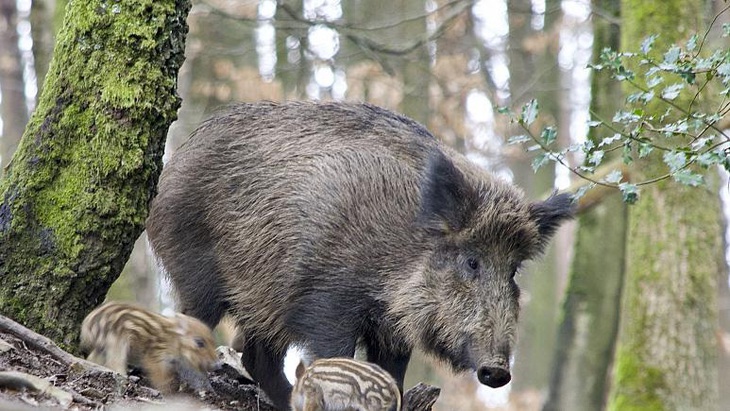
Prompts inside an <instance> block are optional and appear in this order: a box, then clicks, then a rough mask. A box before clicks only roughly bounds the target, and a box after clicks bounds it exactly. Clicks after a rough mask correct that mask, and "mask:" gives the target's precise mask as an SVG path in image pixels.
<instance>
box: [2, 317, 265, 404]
mask: <svg viewBox="0 0 730 411" xmlns="http://www.w3.org/2000/svg"><path fill="white" fill-rule="evenodd" d="M69 356H70V354H69ZM84 363H86V362H85V361H83V362H82V361H79V362H78V363H73V364H70V365H69V364H65V363H64V361H63V360H59V359H58V358H54V356H53V355H50V354H48V353H47V352H44V350H39V349H37V347H34V346H33V344H27V343H26V341H24V340H23V339H21V338H19V337H17V336H16V335H13V334H10V333H7V332H2V331H0V410H2V411H5V410H8V411H9V410H19V411H23V410H37V409H43V410H116V411H122V410H221V411H228V410H246V411H247V410H261V411H269V410H271V411H273V410H274V408H273V407H272V406H271V405H269V404H268V402H267V400H266V399H265V398H264V394H263V393H261V392H260V391H259V390H258V388H257V387H256V386H255V385H252V384H251V383H250V381H248V380H246V378H245V377H243V376H241V375H240V374H238V373H237V372H236V371H235V370H233V369H231V368H230V367H226V366H224V367H223V370H221V371H220V372H216V373H215V374H214V373H211V374H210V382H211V385H212V387H213V390H214V392H210V393H208V392H203V393H183V392H181V393H179V394H176V395H174V396H168V397H163V396H162V395H161V394H160V393H159V392H158V391H156V390H154V389H152V388H149V387H148V386H147V385H146V380H145V378H144V377H140V376H130V377H129V378H125V377H122V376H121V375H119V374H116V373H114V372H112V371H111V370H106V369H104V368H101V367H88V366H87V365H85V364H84ZM86 364H89V363H86ZM32 376H35V377H40V378H39V379H34V378H33V377H32Z"/></svg>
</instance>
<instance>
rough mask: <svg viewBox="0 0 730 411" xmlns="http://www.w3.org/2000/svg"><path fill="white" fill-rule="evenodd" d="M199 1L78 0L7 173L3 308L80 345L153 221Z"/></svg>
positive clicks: (0, 254) (2, 207)
mask: <svg viewBox="0 0 730 411" xmlns="http://www.w3.org/2000/svg"><path fill="white" fill-rule="evenodd" d="M189 7H190V5H189V2H187V1H183V0H175V1H173V0H169V1H159V0H146V1H145V0H138V1H133V2H125V3H107V2H104V1H86V2H73V3H70V5H69V7H68V10H67V14H66V17H65V20H64V26H63V29H62V30H61V31H60V33H59V35H58V41H57V45H56V48H55V51H54V56H53V60H52V62H51V66H50V69H49V73H48V78H47V80H46V82H45V87H44V90H43V94H42V95H41V98H40V101H39V104H38V107H37V109H36V111H35V112H34V113H33V116H32V117H31V120H30V123H29V124H28V127H27V128H26V130H25V133H24V138H23V139H22V141H21V144H20V147H19V148H18V151H17V153H16V154H15V156H14V157H13V161H12V162H11V164H10V165H9V166H8V168H7V174H6V176H5V178H4V179H3V180H2V181H1V182H0V196H1V197H0V278H2V279H3V285H2V287H1V288H0V313H2V314H3V315H6V316H9V317H11V318H13V319H15V320H17V321H19V322H21V323H24V324H27V325H30V326H32V327H33V328H34V329H35V330H36V331H38V332H41V333H43V334H45V335H47V336H48V337H50V338H52V339H54V340H55V341H57V342H60V343H63V344H65V345H66V346H72V345H73V343H74V341H76V338H77V333H78V324H79V323H80V322H81V320H82V318H83V317H84V315H86V313H87V312H88V311H90V310H91V308H92V307H94V306H95V305H97V304H98V303H99V302H101V300H102V299H103V298H104V295H105V294H106V291H107V289H108V288H109V285H110V284H111V283H112V281H114V279H116V277H117V276H118V275H119V272H120V271H121V269H122V266H123V265H124V262H125V261H126V259H127V258H128V257H129V253H130V252H131V248H132V245H133V243H134V241H135V240H136V239H137V237H138V236H139V234H140V233H141V232H142V229H143V226H144V221H145V218H146V216H147V206H148V203H149V201H150V199H151V198H152V196H153V194H154V192H155V185H156V182H157V178H158V176H159V173H160V170H161V165H162V164H161V158H162V153H163V149H164V141H165V134H166V132H167V128H168V127H169V125H170V123H171V122H172V121H173V120H174V119H175V117H176V111H177V108H178V107H179V104H180V100H179V98H178V97H177V96H176V94H175V86H176V76H177V71H178V68H179V67H180V64H182V60H183V49H184V40H185V34H186V33H187V24H186V21H185V18H186V16H187V12H188V10H189Z"/></svg>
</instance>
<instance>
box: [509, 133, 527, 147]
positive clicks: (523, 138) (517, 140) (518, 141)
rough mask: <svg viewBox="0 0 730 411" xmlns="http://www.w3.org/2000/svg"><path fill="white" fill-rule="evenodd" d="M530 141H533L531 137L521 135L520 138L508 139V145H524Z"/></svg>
mask: <svg viewBox="0 0 730 411" xmlns="http://www.w3.org/2000/svg"><path fill="white" fill-rule="evenodd" d="M528 141H532V138H530V136H528V135H525V134H520V135H519V136H512V137H510V138H508V139H507V145H510V146H511V145H514V144H522V143H526V142H528Z"/></svg>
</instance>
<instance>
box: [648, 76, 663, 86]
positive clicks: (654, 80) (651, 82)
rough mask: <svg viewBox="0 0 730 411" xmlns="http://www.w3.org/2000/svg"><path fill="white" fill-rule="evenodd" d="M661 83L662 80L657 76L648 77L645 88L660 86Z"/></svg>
mask: <svg viewBox="0 0 730 411" xmlns="http://www.w3.org/2000/svg"><path fill="white" fill-rule="evenodd" d="M663 81H664V79H663V78H661V77H659V76H652V77H649V79H648V80H646V86H647V87H649V88H654V87H656V86H657V85H659V84H661V83H662V82H663Z"/></svg>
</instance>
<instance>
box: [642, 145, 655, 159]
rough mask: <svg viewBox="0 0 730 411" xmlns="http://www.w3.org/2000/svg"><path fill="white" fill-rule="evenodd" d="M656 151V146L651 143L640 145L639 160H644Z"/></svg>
mask: <svg viewBox="0 0 730 411" xmlns="http://www.w3.org/2000/svg"><path fill="white" fill-rule="evenodd" d="M653 150H654V146H652V145H651V144H649V143H639V158H644V157H646V156H648V155H649V153H651V152H652V151H653Z"/></svg>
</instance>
